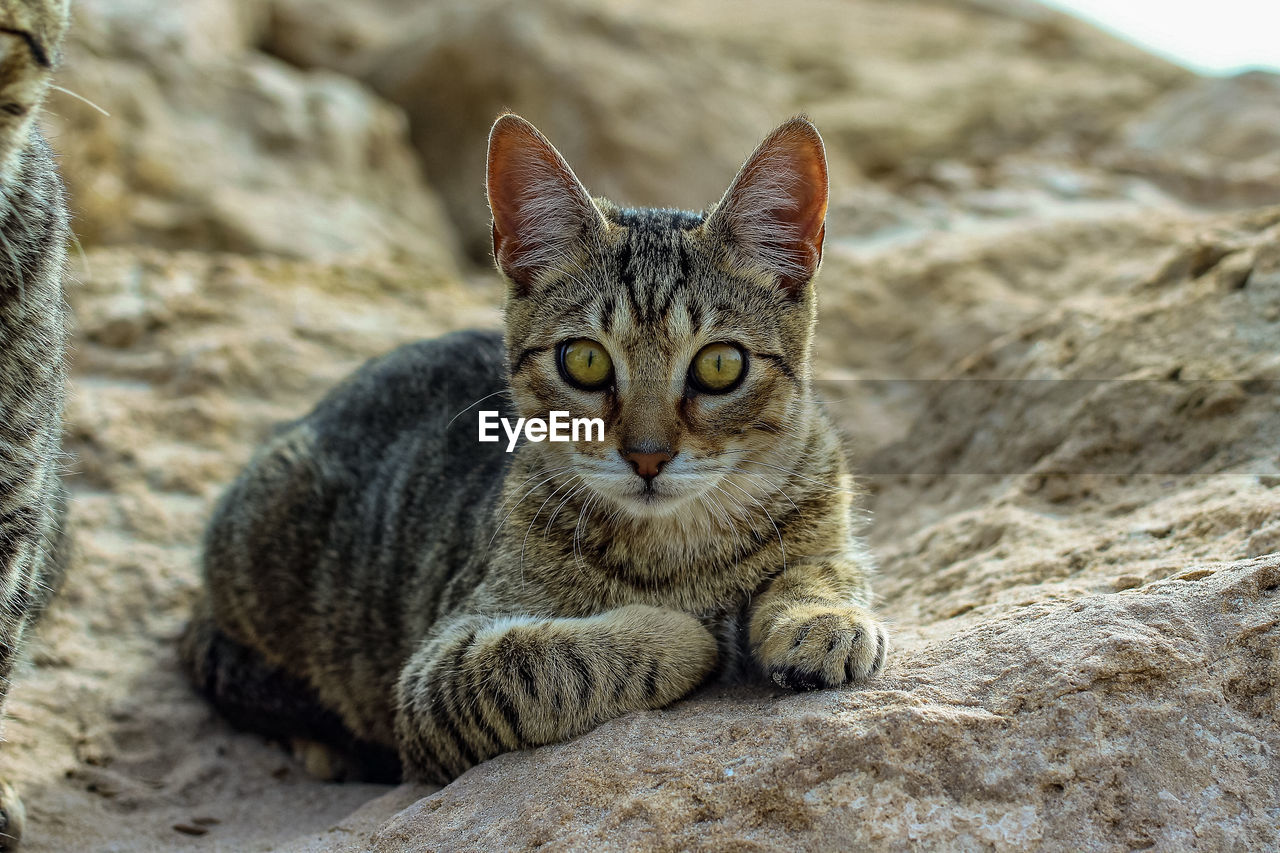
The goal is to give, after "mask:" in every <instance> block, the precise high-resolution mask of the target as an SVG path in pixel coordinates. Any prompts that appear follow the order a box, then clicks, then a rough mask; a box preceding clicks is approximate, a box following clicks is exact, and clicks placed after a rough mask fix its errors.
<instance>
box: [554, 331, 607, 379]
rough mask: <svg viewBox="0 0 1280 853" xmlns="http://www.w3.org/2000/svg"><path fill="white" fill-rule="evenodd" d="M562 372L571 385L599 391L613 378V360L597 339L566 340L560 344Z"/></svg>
mask: <svg viewBox="0 0 1280 853" xmlns="http://www.w3.org/2000/svg"><path fill="white" fill-rule="evenodd" d="M560 373H561V374H562V375H563V376H564V378H565V381H566V382H568V383H569V384H570V385H573V386H575V387H577V388H581V389H582V390H583V391H598V390H600V389H601V388H603V387H604V386H606V385H608V384H609V380H610V379H612V378H613V360H612V359H611V358H609V353H608V352H606V351H605V348H604V347H603V346H601V345H600V344H598V343H596V342H595V341H589V340H587V339H586V338H579V339H578V340H576V341H566V342H565V343H563V344H561V345H560Z"/></svg>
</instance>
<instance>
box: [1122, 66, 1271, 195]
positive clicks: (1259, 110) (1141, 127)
mask: <svg viewBox="0 0 1280 853" xmlns="http://www.w3.org/2000/svg"><path fill="white" fill-rule="evenodd" d="M1108 159H1109V161H1110V164H1111V165H1112V167H1114V168H1122V169H1125V170H1128V171H1131V172H1134V173H1136V174H1141V175H1143V176H1146V177H1148V178H1151V179H1153V180H1155V181H1157V182H1158V183H1159V184H1160V185H1161V186H1163V187H1165V188H1166V189H1168V190H1170V191H1172V192H1175V193H1177V194H1178V195H1179V196H1181V197H1183V198H1186V199H1188V200H1190V201H1193V202H1196V203H1198V204H1214V205H1249V204H1275V203H1276V202H1277V201H1280V190H1277V186H1280V74H1273V73H1268V72H1265V71H1250V72H1245V73H1243V74H1239V75H1236V76H1234V77H1226V78H1221V79H1213V80H1203V81H1201V82H1200V83H1198V84H1197V85H1196V86H1194V87H1191V88H1189V89H1187V90H1186V91H1181V92H1178V93H1175V94H1172V95H1170V96H1168V97H1167V98H1166V99H1164V100H1162V101H1160V102H1159V103H1158V104H1157V105H1156V106H1154V107H1153V108H1152V109H1150V110H1149V111H1147V112H1146V113H1145V114H1144V115H1142V116H1141V117H1139V118H1138V119H1137V120H1136V121H1134V122H1133V123H1132V126H1131V127H1130V128H1129V129H1128V131H1127V132H1126V134H1125V137H1124V147H1123V148H1121V149H1120V150H1118V151H1114V152H1110V153H1109V155H1108Z"/></svg>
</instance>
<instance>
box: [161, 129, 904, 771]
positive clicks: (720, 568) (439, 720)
mask: <svg viewBox="0 0 1280 853" xmlns="http://www.w3.org/2000/svg"><path fill="white" fill-rule="evenodd" d="M487 189H488V196H489V204H490V207H491V210H492V213H493V248H494V256H495V258H496V260H497V264H498V267H499V269H500V270H501V272H502V273H503V275H504V277H505V279H506V281H507V283H508V290H507V302H506V334H505V337H504V336H500V335H498V334H497V333H489V332H462V333H456V334H452V335H447V336H445V337H443V338H439V339H436V340H431V341H424V342H421V343H416V344H411V345H409V346H406V347H403V348H401V349H399V350H396V351H394V352H392V353H391V354H389V355H387V356H384V357H382V358H380V359H377V360H375V361H373V362H371V363H369V364H367V365H366V366H364V367H363V368H362V369H360V370H359V371H358V372H357V373H356V374H355V375H353V376H352V377H351V378H349V379H348V380H346V381H345V382H344V383H343V384H342V385H340V386H339V387H338V388H337V389H335V390H334V391H333V392H332V393H330V394H329V396H328V397H327V398H326V399H325V400H323V401H322V402H321V403H320V404H319V405H318V406H317V407H316V408H315V410H314V411H312V412H311V413H310V414H309V415H307V416H306V417H304V418H302V419H301V420H299V421H296V422H294V423H292V424H289V425H287V426H285V427H283V428H281V429H280V430H279V431H278V432H277V433H276V434H275V435H274V436H273V437H272V438H271V439H270V440H269V441H268V442H267V443H266V445H265V446H264V447H263V448H261V449H260V450H259V452H258V453H257V455H256V456H255V457H254V458H253V460H252V461H251V462H250V464H249V466H248V468H247V469H246V470H245V471H244V472H243V473H242V474H241V475H240V477H239V479H238V480H237V481H236V482H235V483H234V484H233V485H232V486H231V488H230V490H229V491H228V492H227V493H226V495H225V496H224V497H223V499H222V501H221V503H220V505H219V506H218V508H217V510H216V512H215V515H214V518H213V520H212V523H211V525H210V527H209V530H208V534H207V538H206V542H205V550H204V572H205V585H206V586H205V588H206V592H205V595H204V597H203V598H202V599H201V601H200V602H199V604H198V606H197V611H196V615H195V618H194V619H193V621H192V624H191V626H190V628H189V629H188V632H187V634H186V636H185V638H184V642H183V651H184V656H185V659H186V660H187V662H188V666H189V667H190V669H191V672H192V674H193V676H194V679H195V681H196V683H197V685H198V686H199V687H200V688H201V689H202V690H203V692H204V693H205V694H206V695H207V696H209V697H210V699H211V700H212V701H213V702H214V703H215V704H216V705H217V706H218V707H219V708H221V709H222V710H223V711H224V712H225V713H226V714H227V715H228V716H230V717H231V719H232V720H233V721H235V722H237V723H239V724H241V725H243V726H247V727H250V728H253V729H256V730H258V731H262V732H266V733H268V734H271V735H274V736H278V737H282V738H294V739H300V740H303V741H319V742H324V743H327V744H329V745H330V747H334V746H336V747H338V748H339V749H340V750H341V753H342V754H343V755H344V756H345V761H344V766H345V767H346V772H347V773H348V774H352V773H354V774H357V775H360V776H363V777H365V778H378V777H381V776H386V777H390V778H396V777H398V776H399V775H400V774H401V772H403V775H404V776H406V777H408V778H412V779H419V780H433V781H439V782H445V781H448V780H449V779H452V778H454V777H456V776H457V775H458V774H460V773H462V772H463V771H464V770H466V769H467V768H468V767H470V766H472V765H474V764H476V763H478V762H480V761H484V760H485V759H487V758H489V757H491V756H494V755H496V754H498V753H501V752H505V751H508V750H516V749H523V748H527V747H533V746H538V745H540V744H548V743H552V742H555V741H560V740H564V739H566V738H570V737H573V736H575V735H578V734H581V733H582V732H585V731H587V730H589V729H591V728H592V727H594V726H597V725H599V724H600V723H602V722H604V721H605V720H608V719H610V718H613V717H617V716H618V715H620V714H625V713H627V712H628V711H634V710H637V709H644V708H660V707H662V706H664V705H667V704H668V703H670V702H673V701H675V700H676V699H679V698H680V697H682V696H684V695H686V694H687V693H689V692H690V691H691V690H693V689H694V688H695V687H697V686H698V685H699V684H701V683H703V682H704V681H706V680H707V679H708V678H710V677H713V676H715V675H719V676H721V677H725V678H733V679H742V678H751V677H758V678H761V679H765V678H767V679H771V680H772V681H773V682H775V683H777V684H778V685H781V686H784V687H789V688H794V689H797V690H808V689H813V688H818V687H829V686H837V685H843V684H849V683H852V682H857V681H861V680H863V679H866V678H869V677H870V676H872V675H873V674H874V673H876V672H877V671H878V670H879V669H880V667H881V666H882V665H883V663H884V659H885V633H884V630H883V628H882V627H881V625H880V624H879V623H878V622H877V620H876V619H875V617H874V616H873V615H872V613H871V611H870V610H869V606H870V598H871V593H870V591H869V589H868V573H869V570H870V568H871V566H870V561H869V559H868V557H867V554H866V551H865V550H864V548H863V547H862V545H861V544H860V541H859V540H858V539H857V538H856V536H855V532H854V529H853V525H852V523H851V494H852V484H851V481H850V478H849V475H848V473H847V471H846V468H845V462H844V460H843V458H842V454H841V449H840V442H839V440H838V438H837V435H836V433H835V431H834V430H833V428H832V426H831V425H830V423H829V422H828V421H827V419H826V417H825V416H824V415H823V413H822V411H821V410H820V408H819V405H818V404H817V402H816V401H815V400H814V398H813V396H812V393H811V390H810V348H811V342H812V336H813V327H814V318H815V304H816V303H815V294H814V284H813V278H814V275H815V273H816V272H817V269H818V264H819V261H820V259H821V255H822V243H823V235H824V220H825V216H826V207H827V169H826V160H825V155H824V152H823V147H822V140H821V138H820V137H819V135H818V132H817V130H816V129H815V128H814V127H813V125H811V124H810V123H809V122H808V121H806V120H804V119H795V120H792V121H790V122H788V123H786V124H784V125H782V126H781V127H780V128H778V129H777V130H776V131H774V133H773V134H772V135H770V136H769V137H768V138H767V139H766V140H765V141H764V142H763V143H762V144H761V145H760V147H759V149H758V150H757V151H756V152H755V153H754V154H753V155H752V156H751V157H750V159H748V160H747V162H746V164H745V165H744V166H743V168H742V170H741V172H740V173H739V174H738V176H737V178H736V179H735V180H734V182H733V184H732V186H731V187H730V188H729V190H728V192H727V193H726V194H725V196H724V198H723V199H722V200H721V201H720V202H719V204H718V205H716V206H715V207H713V208H712V209H711V210H710V211H708V212H707V213H706V214H697V213H688V212H684V211H679V210H650V209H643V210H637V209H629V208H622V207H618V206H616V205H614V204H612V203H610V202H608V201H605V200H602V199H595V200H593V199H592V198H591V197H590V196H589V195H588V194H587V192H586V190H585V189H584V188H583V186H582V184H581V183H579V181H578V179H577V178H576V177H575V176H574V174H573V172H572V171H571V170H570V168H569V166H568V165H567V164H566V163H565V161H564V159H563V158H562V157H561V156H560V154H559V153H558V152H557V151H556V150H555V148H553V147H552V146H551V144H550V143H549V142H548V141H547V140H546V139H545V138H544V137H543V136H542V134H540V133H539V132H538V131H537V130H536V129H535V128H534V127H533V126H532V125H530V124H529V123H528V122H526V121H524V120H523V119H521V118H519V117H517V116H515V115H504V116H502V117H500V118H499V119H498V121H497V122H496V124H495V125H494V126H493V130H492V133H491V135H490V137H489V161H488V182H487ZM477 408H479V409H484V408H494V409H496V410H498V411H499V412H500V415H501V416H502V417H508V418H510V419H511V420H512V421H513V422H514V420H515V418H516V417H542V418H544V419H545V418H546V417H547V413H548V412H549V411H567V412H569V413H571V415H572V416H573V417H589V418H601V419H603V421H604V422H605V424H606V427H607V430H606V436H605V440H604V441H598V440H594V441H588V440H587V437H586V436H585V435H584V436H580V439H581V440H579V441H576V442H575V441H570V442H550V441H541V442H539V441H530V440H527V439H526V440H524V441H523V442H522V443H521V444H520V445H519V447H518V449H516V451H515V452H514V453H512V454H508V453H506V452H505V442H498V443H481V442H480V441H478V440H477V436H478V429H477V417H476V409H477Z"/></svg>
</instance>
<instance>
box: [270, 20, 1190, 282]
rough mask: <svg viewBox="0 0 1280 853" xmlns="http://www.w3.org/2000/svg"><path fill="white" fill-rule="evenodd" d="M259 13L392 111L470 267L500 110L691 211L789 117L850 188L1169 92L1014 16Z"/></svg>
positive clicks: (1091, 138) (608, 172) (590, 171)
mask: <svg viewBox="0 0 1280 853" xmlns="http://www.w3.org/2000/svg"><path fill="white" fill-rule="evenodd" d="M273 8H274V9H275V10H276V12H275V15H274V17H273V19H272V20H273V22H274V25H273V26H271V27H269V34H268V36H267V38H266V40H265V43H266V45H267V46H268V48H269V49H274V50H276V51H278V52H279V54H280V55H281V56H284V57H287V58H289V59H290V60H291V61H295V62H300V63H301V64H303V65H304V66H307V67H310V66H313V65H322V66H325V67H331V68H337V69H340V70H342V71H344V72H346V73H353V74H358V75H360V76H362V78H363V79H366V80H368V81H369V82H370V84H371V85H372V86H373V87H374V88H375V89H376V90H377V91H379V92H380V93H382V94H383V95H384V96H386V97H387V98H389V99H390V100H392V101H394V102H395V103H397V104H400V105H401V106H402V107H404V109H405V110H406V112H407V113H408V115H409V118H410V123H411V126H412V133H413V140H414V144H415V146H416V147H417V149H418V151H419V152H420V153H421V155H422V158H423V162H424V163H425V164H426V168H427V174H428V177H429V178H430V180H431V181H432V183H433V185H435V186H437V187H439V189H440V191H441V193H442V194H443V196H444V198H445V201H446V203H447V205H448V209H449V213H450V216H451V217H452V218H453V219H454V221H455V222H457V223H459V225H460V227H461V229H462V231H463V236H464V239H465V240H466V244H467V246H468V248H469V249H470V250H471V252H472V254H473V256H475V257H477V258H482V257H484V255H485V253H486V252H487V251H488V239H489V235H488V216H487V212H486V210H485V207H484V199H483V196H482V195H481V193H480V192H479V186H478V184H477V180H476V177H475V176H476V175H480V174H482V171H483V154H484V139H485V135H486V134H487V132H488V128H489V125H490V124H491V122H492V121H493V118H494V116H495V115H496V114H497V113H498V112H500V111H501V110H503V109H512V110H515V111H517V112H519V113H521V114H522V115H524V116H526V117H527V118H529V119H530V120H532V121H533V122H534V123H535V124H537V125H538V126H539V127H540V128H542V129H543V131H544V132H546V133H547V134H548V135H549V136H550V137H551V139H552V140H553V141H554V142H555V143H556V144H557V146H559V147H560V148H561V149H562V151H563V152H564V153H565V155H566V157H568V159H569V161H570V163H572V164H573V165H574V167H575V169H576V170H577V171H578V173H579V177H581V178H582V179H583V180H584V181H585V182H586V184H587V186H588V187H589V188H590V189H591V190H592V192H594V193H598V194H600V195H606V196H609V197H611V198H614V199H615V200H619V201H622V202H625V203H631V204H660V205H674V206H683V207H688V208H695V209H698V208H701V207H703V206H705V205H707V204H709V203H711V202H713V201H715V200H717V199H718V198H719V196H720V194H721V193H722V192H723V191H724V189H725V187H726V186H727V184H728V181H729V180H730V178H731V177H732V175H733V172H734V169H735V167H736V165H737V164H738V163H740V162H741V160H742V159H743V158H744V157H745V156H746V155H747V154H748V153H749V148H750V144H751V142H752V141H754V140H756V139H758V138H760V137H761V136H763V135H764V134H765V133H766V132H767V131H768V130H769V129H771V128H772V127H773V126H774V125H776V124H778V123H779V122H780V121H781V120H782V119H784V118H785V117H787V116H789V115H791V114H793V113H796V112H808V113H809V114H810V115H811V116H812V117H813V118H814V119H816V120H817V121H818V123H819V125H820V126H821V127H822V129H823V133H824V136H825V138H826V141H827V143H828V147H829V150H830V151H831V154H832V157H833V166H834V167H835V169H836V174H837V175H838V176H839V177H841V178H842V180H839V181H837V183H838V184H839V185H841V186H846V185H849V184H850V183H851V179H852V178H853V177H855V176H857V175H859V174H862V175H868V176H872V177H876V178H881V179H889V178H893V179H895V180H908V179H911V178H912V177H913V176H914V175H916V174H917V173H919V172H920V171H921V170H923V169H926V168H927V167H928V165H929V164H930V163H931V162H932V161H934V160H935V159H938V158H945V157H952V158H963V159H965V160H968V161H974V160H978V161H983V162H990V161H992V160H994V159H996V158H999V157H1002V156H1004V155H1006V154H1009V153H1011V152H1016V151H1020V150H1026V149H1028V148H1032V147H1039V146H1046V145H1047V146H1051V147H1056V148H1057V149H1059V150H1061V149H1064V148H1065V149H1088V148H1089V147H1091V146H1093V145H1096V144H1098V143H1099V142H1100V141H1103V140H1106V139H1109V138H1110V137H1111V136H1112V135H1113V134H1114V133H1115V131H1116V130H1117V129H1118V128H1119V127H1120V125H1121V124H1122V123H1123V121H1124V120H1125V119H1127V117H1128V116H1129V115H1131V114H1132V112H1133V110H1135V109H1138V108H1142V107H1145V106H1147V105H1149V104H1150V103H1151V102H1152V101H1153V100H1154V99H1155V98H1156V97H1157V96H1158V95H1159V94H1160V93H1161V92H1163V91H1166V90H1168V89H1169V88H1170V87H1175V86H1177V85H1180V84H1181V83H1183V82H1184V81H1185V80H1186V79H1187V75H1186V74H1185V72H1181V71H1179V70H1177V69H1175V68H1174V67H1173V66H1171V65H1168V64H1167V63H1164V62H1162V61H1159V60H1156V59H1154V58H1152V57H1150V56H1147V55H1144V54H1142V53H1140V52H1139V51H1137V50H1135V49H1134V48H1131V47H1129V46H1127V45H1123V44H1121V43H1120V42H1118V41H1115V40H1111V39H1107V38H1103V37H1101V36H1100V35H1099V34H1098V33H1097V32H1096V31H1093V30H1090V29H1088V28H1085V27H1083V26H1082V25H1079V24H1077V23H1075V22H1072V21H1070V20H1069V19H1067V18H1065V17H1063V16H1061V15H1058V14H1056V13H1049V12H1046V11H1044V10H1043V9H1040V8H1039V7H1035V6H1032V5H1030V4H1024V3H1012V2H1010V3H986V4H954V5H948V4H937V3H916V2H912V3H898V4H892V5H888V6H887V5H885V4H883V3H878V2H835V0H805V2H803V3H798V4H797V3H791V4H786V5H785V6H782V5H779V4H776V3H770V2H764V0H760V2H756V1H755V0H752V2H735V3H733V4H720V3H708V4H695V5H692V6H691V5H689V4H684V3H676V2H660V3H650V2H645V3H640V2H636V0H609V2H607V3H594V2H593V3H587V2H581V0H556V2H553V3H543V4H539V5H538V6H537V7H536V8H535V7H530V6H526V5H522V4H513V3H509V2H505V0H483V2H468V3H459V2H454V3H433V4H430V5H429V6H426V7H422V8H420V9H416V10H406V8H405V4H404V3H403V2H401V0H381V2H378V3H371V4H364V5H362V6H361V11H360V12H359V13H356V12H354V11H353V10H352V9H351V8H350V7H348V6H346V5H343V4H321V5H319V6H317V5H316V4H314V3H310V2H301V0H276V3H275V4H274V6H273ZM303 19H305V20H303ZM335 43H336V44H337V45H338V46H337V47H335ZM446 81H447V83H446ZM690 152H697V157H696V159H693V158H691V156H690Z"/></svg>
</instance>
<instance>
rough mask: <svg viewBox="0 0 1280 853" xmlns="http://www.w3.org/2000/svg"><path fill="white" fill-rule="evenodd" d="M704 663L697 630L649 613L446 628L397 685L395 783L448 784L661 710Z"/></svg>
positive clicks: (679, 616)
mask: <svg viewBox="0 0 1280 853" xmlns="http://www.w3.org/2000/svg"><path fill="white" fill-rule="evenodd" d="M715 660H716V644H715V639H714V638H713V637H712V635H711V633H710V632H709V631H707V629H706V628H704V627H703V626H702V624H701V623H700V622H699V621H698V620H697V619H695V618H693V617H692V616H689V615H687V614H684V613H679V612H676V611H674V610H665V609H661V608H657V607H647V606H643V605H630V606H627V607H622V608H619V609H617V610H611V611H609V612H607V613H602V614H600V615H598V616H592V617H587V618H575V619H566V618H561V619H536V618H530V617H504V618H498V619H493V618H489V617H480V616H474V617H462V618H459V619H456V620H454V621H453V622H451V623H450V624H449V625H448V626H447V628H445V629H444V630H443V631H440V632H438V633H437V634H436V636H435V637H434V639H432V640H429V641H428V642H426V643H425V644H424V645H423V646H422V647H421V648H420V649H419V650H418V652H417V653H415V654H414V655H413V657H412V658H410V659H409V662H408V663H407V664H405V666H404V668H403V670H402V671H401V674H400V682H399V685H398V694H399V695H398V697H397V700H398V710H397V717H396V734H397V737H398V739H399V741H400V755H401V760H402V761H403V762H404V765H405V775H406V778H418V779H422V780H428V781H438V782H447V781H449V780H450V779H452V778H454V777H456V776H458V775H459V774H460V773H462V772H463V771H464V770H466V769H467V768H468V767H471V766H472V765H474V764H478V763H479V762H481V761H484V760H485V759H487V758H491V757H492V756H494V755H497V754H499V753H501V752H507V751H510V750H516V749H525V748H529V747H534V746H541V745H543V744H548V743H554V742H556V741H561V740H565V739H567V738H571V737H574V736H575V735H579V734H582V733H583V732H586V731H589V730H591V729H593V728H595V727H596V726H598V725H600V724H601V723H603V722H604V721H606V720H609V719H612V718H614V717H617V716H620V715H621V714H624V713H626V712H628V711H636V710H642V709H647V708H660V707H663V706H664V705H667V704H670V703H671V702H673V701H675V700H676V699H679V698H680V697H681V696H684V695H685V694H687V693H688V692H689V691H690V690H692V689H693V688H694V687H696V686H697V685H698V684H699V683H700V682H701V681H702V680H703V679H704V678H705V677H706V676H707V674H708V673H709V672H710V671H711V669H712V667H713V666H714V665H715Z"/></svg>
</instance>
